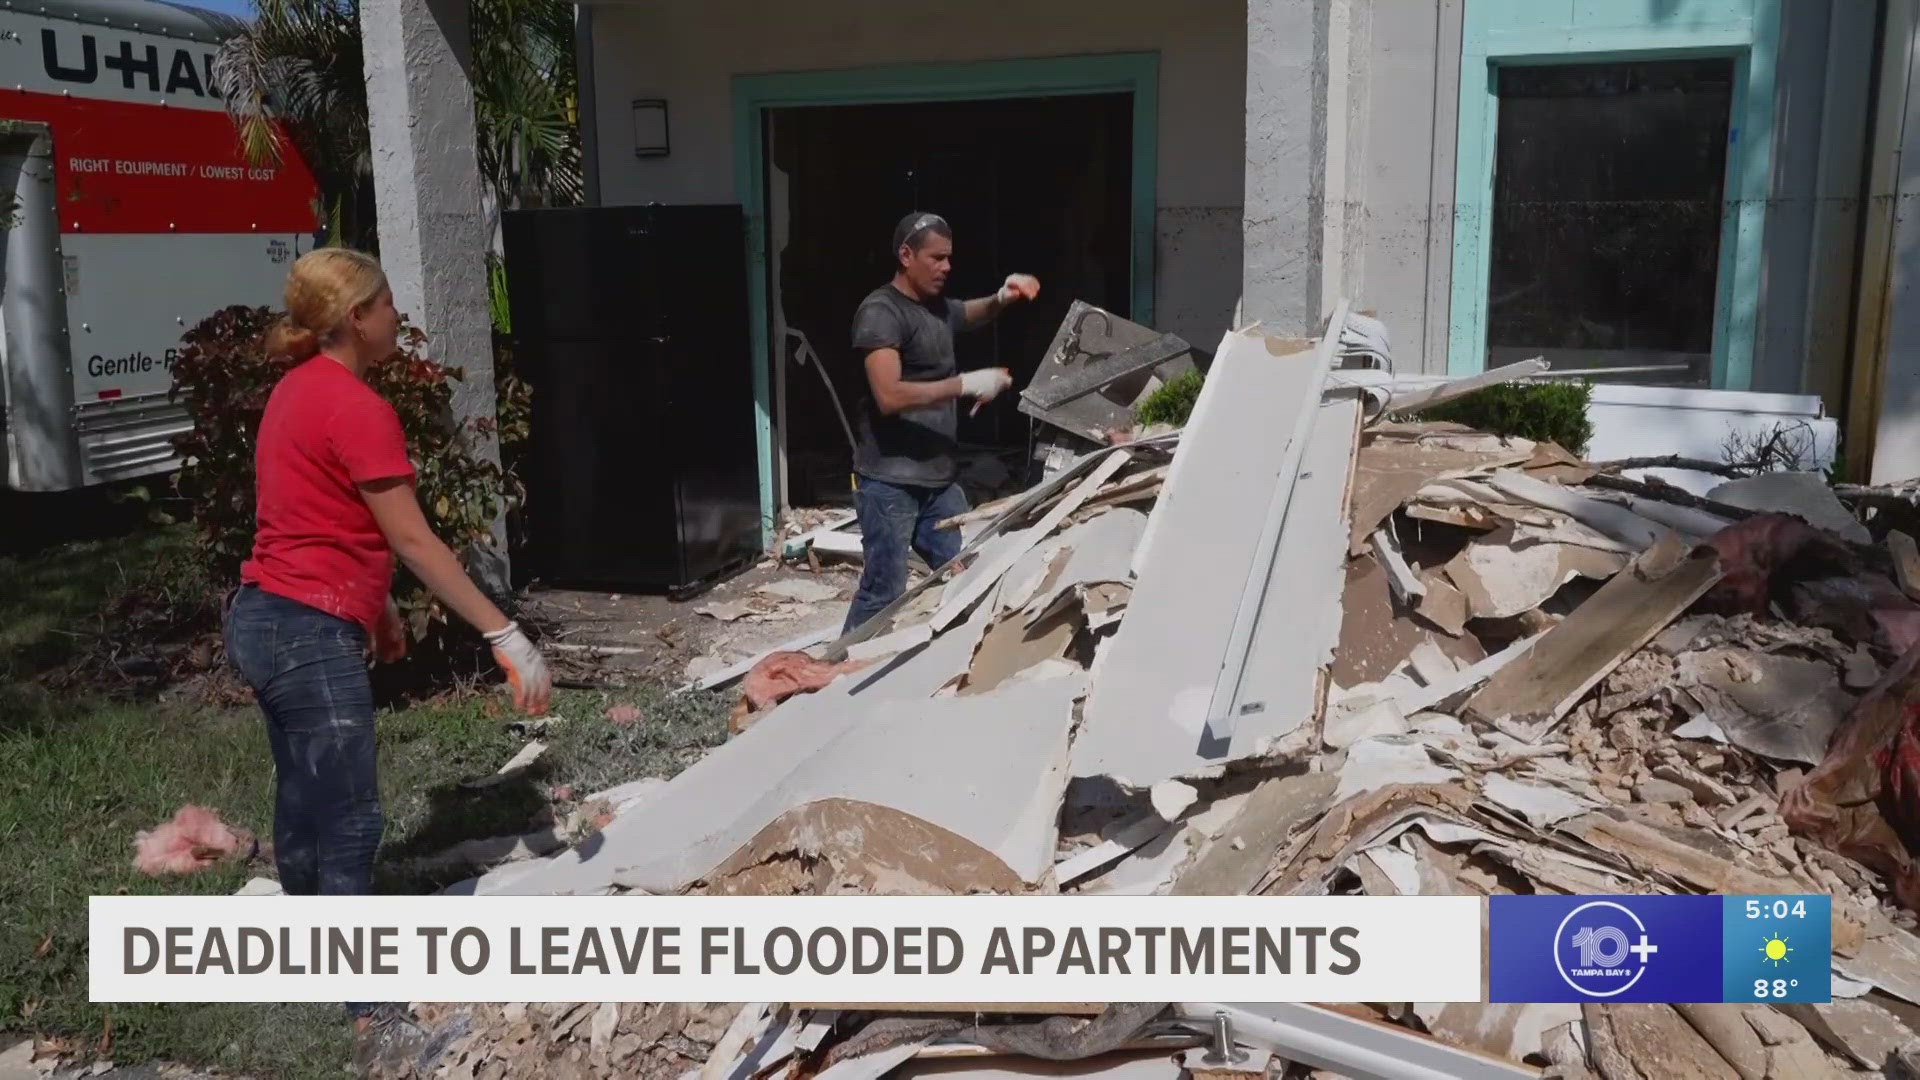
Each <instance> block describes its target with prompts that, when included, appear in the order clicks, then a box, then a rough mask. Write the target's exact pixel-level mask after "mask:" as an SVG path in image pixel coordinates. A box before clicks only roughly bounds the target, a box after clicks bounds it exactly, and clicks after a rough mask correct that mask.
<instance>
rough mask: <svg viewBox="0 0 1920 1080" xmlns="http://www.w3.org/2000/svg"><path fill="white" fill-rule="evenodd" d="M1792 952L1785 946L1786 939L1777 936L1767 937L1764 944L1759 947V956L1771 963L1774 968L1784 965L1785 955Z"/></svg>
mask: <svg viewBox="0 0 1920 1080" xmlns="http://www.w3.org/2000/svg"><path fill="white" fill-rule="evenodd" d="M1792 951H1793V950H1792V949H1791V948H1789V947H1788V946H1787V939H1786V938H1783V937H1780V936H1779V935H1777V934H1776V935H1774V936H1772V937H1769V938H1768V939H1767V940H1766V943H1765V944H1763V945H1761V946H1760V955H1762V956H1764V957H1766V958H1767V959H1769V960H1771V961H1773V966H1774V967H1779V966H1780V965H1781V964H1782V963H1784V962H1785V961H1786V959H1787V954H1788V953H1790V952H1792Z"/></svg>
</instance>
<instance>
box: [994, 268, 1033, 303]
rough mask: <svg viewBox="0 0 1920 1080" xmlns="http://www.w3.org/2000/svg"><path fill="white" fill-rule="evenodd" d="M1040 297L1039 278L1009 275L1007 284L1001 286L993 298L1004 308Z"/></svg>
mask: <svg viewBox="0 0 1920 1080" xmlns="http://www.w3.org/2000/svg"><path fill="white" fill-rule="evenodd" d="M1039 295H1040V279H1039V278H1037V277H1034V276H1033V275H1032V274H1008V275H1007V283H1006V284H1004V285H1002V286H1000V291H999V292H997V293H994V294H993V298H994V299H995V300H998V301H999V302H1000V304H1001V306H1002V307H1004V306H1006V305H1008V304H1011V303H1013V302H1014V301H1015V300H1032V299H1033V298H1035V297H1037V296H1039Z"/></svg>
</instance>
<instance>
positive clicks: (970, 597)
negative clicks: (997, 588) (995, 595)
mask: <svg viewBox="0 0 1920 1080" xmlns="http://www.w3.org/2000/svg"><path fill="white" fill-rule="evenodd" d="M1131 457H1132V455H1131V454H1130V453H1128V452H1127V451H1125V450H1114V451H1112V452H1110V453H1108V454H1107V455H1106V456H1105V457H1104V458H1102V459H1101V460H1100V462H1099V464H1097V465H1095V466H1094V467H1093V469H1092V471H1091V472H1089V473H1088V474H1087V475H1086V476H1085V477H1084V478H1082V479H1081V480H1080V482H1079V483H1078V484H1076V485H1074V486H1073V488H1072V489H1070V490H1069V491H1068V492H1067V496H1066V498H1064V499H1061V500H1060V501H1059V502H1057V503H1055V504H1054V506H1053V509H1051V510H1049V511H1047V513H1046V516H1045V517H1042V518H1041V519H1040V520H1039V522H1038V523H1036V524H1035V525H1034V526H1033V527H1032V528H1030V529H1022V530H1020V531H1019V532H1017V533H1008V534H1006V535H1007V536H1009V537H1014V538H1017V539H1015V540H1014V541H1012V542H1010V543H1007V544H1004V545H999V546H997V547H996V548H995V550H994V551H993V553H992V556H991V557H989V555H988V552H987V551H985V550H984V549H983V550H982V551H981V553H980V558H979V559H978V561H976V562H975V563H974V565H972V566H970V567H968V568H967V574H966V577H965V580H964V583H963V582H961V581H956V582H954V583H953V584H952V585H950V586H948V587H947V592H946V595H945V596H944V597H943V598H942V599H941V601H940V607H939V608H938V609H937V610H936V611H935V612H934V613H933V628H934V629H935V630H945V629H946V628H947V627H949V626H952V625H953V624H954V623H955V622H958V621H959V620H960V618H961V617H962V616H964V615H965V614H966V612H967V609H968V608H969V607H971V606H972V604H973V602H974V601H976V600H978V599H979V598H980V597H981V595H982V594H984V593H985V592H986V591H987V590H988V589H990V588H992V587H993V586H994V585H995V584H997V583H998V582H999V581H1000V579H1001V578H1002V577H1003V576H1004V575H1005V574H1006V573H1007V572H1008V571H1009V570H1011V569H1012V568H1013V567H1014V565H1015V564H1016V563H1018V562H1019V561H1020V559H1021V557H1022V556H1024V555H1026V554H1027V552H1028V551H1029V550H1030V549H1031V548H1032V547H1033V545H1035V544H1038V543H1039V542H1040V541H1041V540H1044V539H1046V538H1047V537H1048V536H1050V535H1052V533H1053V531H1054V529H1056V528H1058V527H1059V525H1060V523H1061V522H1062V521H1065V520H1066V519H1067V515H1068V514H1071V513H1073V512H1074V511H1075V510H1078V509H1079V508H1080V504H1081V503H1084V502H1086V501H1087V499H1088V498H1089V497H1090V496H1091V495H1092V494H1093V493H1094V492H1095V491H1097V490H1099V488H1100V485H1101V484H1104V483H1106V482H1107V480H1108V478H1110V477H1112V476H1113V474H1114V473H1116V472H1119V471H1120V468H1121V467H1122V466H1124V465H1125V464H1126V463H1127V462H1128V460H1130V459H1131Z"/></svg>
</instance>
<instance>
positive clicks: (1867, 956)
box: [1833, 911, 1920, 1005]
mask: <svg viewBox="0 0 1920 1080" xmlns="http://www.w3.org/2000/svg"><path fill="white" fill-rule="evenodd" d="M1833 969H1834V970H1835V971H1838V972H1839V973H1840V974H1842V975H1845V976H1846V977H1847V978H1849V979H1852V980H1854V981H1856V982H1864V983H1871V984H1872V985H1873V986H1874V988H1875V989H1877V990H1879V991H1880V992H1881V993H1884V994H1890V995H1892V996H1894V997H1897V998H1899V999H1900V1000H1901V1001H1904V1002H1906V1003H1908V1004H1909V1005H1920V937H1915V936H1914V935H1912V934H1910V933H1908V932H1907V931H1905V930H1902V929H1900V928H1899V927H1897V926H1895V925H1894V924H1893V922H1892V921H1891V920H1889V919H1888V918H1887V917H1886V916H1885V915H1884V914H1882V913H1880V912H1879V911H1870V912H1869V913H1868V915H1867V931H1866V942H1865V944H1863V945H1862V946H1861V947H1860V952H1859V954H1858V955H1857V956H1840V955H1838V954H1836V955H1835V956H1834V958H1833Z"/></svg>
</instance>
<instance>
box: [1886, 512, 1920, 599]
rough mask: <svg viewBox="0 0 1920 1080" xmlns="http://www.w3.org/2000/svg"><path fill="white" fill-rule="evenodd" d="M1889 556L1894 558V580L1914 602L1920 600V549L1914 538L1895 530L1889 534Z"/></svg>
mask: <svg viewBox="0 0 1920 1080" xmlns="http://www.w3.org/2000/svg"><path fill="white" fill-rule="evenodd" d="M1887 554H1889V555H1891V556H1893V579H1894V580H1895V581H1897V582H1899V583H1900V590H1901V591H1902V592H1904V593H1906V594H1907V597H1908V598H1909V599H1912V600H1920V549H1916V548H1915V547H1914V543H1913V537H1911V536H1908V535H1907V534H1906V533H1903V532H1901V531H1900V530H1899V529H1895V530H1893V531H1892V532H1890V533H1888V534H1887Z"/></svg>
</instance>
